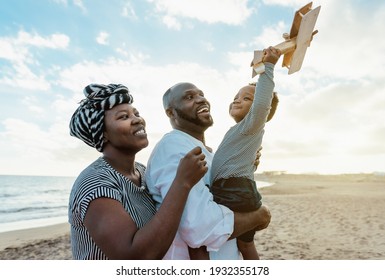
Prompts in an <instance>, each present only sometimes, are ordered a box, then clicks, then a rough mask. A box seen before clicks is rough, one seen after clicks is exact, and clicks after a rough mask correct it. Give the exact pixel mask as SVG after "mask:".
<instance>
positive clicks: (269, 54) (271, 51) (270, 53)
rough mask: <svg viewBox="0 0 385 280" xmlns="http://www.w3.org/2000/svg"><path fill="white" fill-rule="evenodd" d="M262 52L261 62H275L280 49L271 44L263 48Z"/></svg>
mask: <svg viewBox="0 0 385 280" xmlns="http://www.w3.org/2000/svg"><path fill="white" fill-rule="evenodd" d="M263 53H264V57H263V62H270V63H272V64H276V63H277V61H278V59H279V57H280V56H281V51H280V50H279V49H276V48H274V47H271V46H270V47H269V48H267V49H264V50H263Z"/></svg>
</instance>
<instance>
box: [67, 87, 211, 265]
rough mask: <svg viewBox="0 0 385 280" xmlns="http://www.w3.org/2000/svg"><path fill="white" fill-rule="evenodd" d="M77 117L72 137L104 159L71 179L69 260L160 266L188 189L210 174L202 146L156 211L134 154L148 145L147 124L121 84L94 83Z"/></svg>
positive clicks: (190, 155) (183, 166)
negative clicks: (149, 261) (134, 261)
mask: <svg viewBox="0 0 385 280" xmlns="http://www.w3.org/2000/svg"><path fill="white" fill-rule="evenodd" d="M84 94H85V96H86V99H84V100H83V101H82V102H81V104H80V106H79V108H78V109H77V110H76V111H75V113H74V114H73V116H72V118H71V122H70V134H71V135H72V136H75V137H77V138H79V139H81V140H83V141H84V142H85V143H86V144H88V145H89V146H91V147H94V148H96V149H97V150H98V151H99V152H101V153H102V154H103V156H102V157H100V158H98V159H97V160H96V161H95V162H93V163H92V164H91V165H89V166H88V167H87V168H86V169H85V170H83V172H82V173H81V174H80V175H79V177H78V178H77V179H76V181H75V183H74V186H73V188H72V191H71V195H70V201H69V223H70V224H71V243H72V252H73V257H74V259H161V258H162V257H163V255H164V254H165V253H166V252H167V250H168V248H169V246H170V244H171V242H172V240H173V239H174V236H175V233H176V231H177V229H178V225H179V221H180V218H181V215H182V212H183V208H184V205H185V202H186V199H187V196H188V194H189V191H190V189H191V188H192V187H193V186H194V185H195V184H196V183H197V182H198V181H199V180H200V179H201V178H202V176H203V175H204V174H205V173H206V172H207V167H206V161H205V156H204V155H203V154H202V152H201V149H200V148H199V147H196V148H194V149H193V150H191V151H190V152H189V153H188V154H187V155H186V156H185V157H184V158H183V159H182V160H181V161H180V164H179V166H178V170H177V174H176V176H175V179H174V181H173V182H172V184H171V188H170V191H171V190H172V191H171V192H169V193H168V195H167V197H166V199H165V201H164V202H163V204H162V205H161V207H160V208H159V210H158V211H157V212H156V211H155V206H154V202H153V200H152V198H151V196H150V195H149V193H148V190H147V186H146V183H145V181H144V178H145V176H144V172H145V167H144V166H143V165H142V164H140V163H138V162H135V155H136V153H137V152H139V151H141V150H142V149H143V148H145V147H147V146H148V139H147V134H146V130H145V121H144V119H143V118H142V117H141V116H140V115H139V112H138V111H137V109H136V108H134V107H133V106H132V102H133V98H132V96H131V95H130V94H129V91H128V89H127V88H126V87H125V86H123V85H120V84H109V85H101V84H91V85H88V86H87V87H86V88H85V89H84Z"/></svg>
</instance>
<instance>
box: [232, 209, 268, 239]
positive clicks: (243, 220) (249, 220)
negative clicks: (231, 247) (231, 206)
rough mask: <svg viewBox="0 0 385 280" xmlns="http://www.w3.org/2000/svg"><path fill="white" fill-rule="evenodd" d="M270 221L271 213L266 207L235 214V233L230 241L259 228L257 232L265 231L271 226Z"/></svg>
mask: <svg viewBox="0 0 385 280" xmlns="http://www.w3.org/2000/svg"><path fill="white" fill-rule="evenodd" d="M270 219H271V214H270V211H269V209H268V208H267V207H266V206H265V205H262V206H261V207H260V208H259V209H258V210H255V211H253V212H242V213H240V212H234V231H233V233H232V234H231V236H230V239H231V238H236V237H238V236H239V235H241V234H243V233H245V232H247V231H249V230H252V229H254V228H257V230H262V229H265V228H267V226H268V225H269V223H270Z"/></svg>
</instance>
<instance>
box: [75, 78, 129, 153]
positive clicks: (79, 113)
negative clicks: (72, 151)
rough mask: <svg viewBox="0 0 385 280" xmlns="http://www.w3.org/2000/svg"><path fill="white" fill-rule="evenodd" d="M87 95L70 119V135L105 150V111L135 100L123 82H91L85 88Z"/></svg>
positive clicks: (84, 91) (100, 150) (99, 149)
mask: <svg viewBox="0 0 385 280" xmlns="http://www.w3.org/2000/svg"><path fill="white" fill-rule="evenodd" d="M83 93H84V95H85V96H86V98H85V99H83V100H82V101H81V102H80V106H79V108H77V109H76V111H75V112H74V114H73V115H72V118H71V121H70V135H71V136H75V137H77V138H79V139H80V140H83V141H84V142H85V143H86V144H87V145H89V146H91V147H94V148H96V149H97V150H98V151H99V152H102V151H103V144H104V141H103V134H104V111H106V110H110V109H112V108H113V107H114V106H116V105H119V104H122V103H128V104H131V103H132V102H133V101H134V100H133V97H132V96H131V94H130V93H129V90H128V88H127V87H125V86H124V85H121V84H109V85H102V84H90V85H88V86H86V87H85V88H84V90H83Z"/></svg>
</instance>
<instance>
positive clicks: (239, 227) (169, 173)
mask: <svg viewBox="0 0 385 280" xmlns="http://www.w3.org/2000/svg"><path fill="white" fill-rule="evenodd" d="M163 106H164V109H165V111H166V114H167V116H168V117H169V119H170V123H171V126H172V128H173V130H172V131H171V132H169V133H167V134H165V135H164V136H163V138H162V139H161V140H160V141H159V143H157V145H156V146H155V148H154V150H153V151H152V154H151V156H150V158H149V161H148V164H147V170H146V181H147V185H148V187H149V190H150V193H151V194H152V195H153V198H154V199H155V201H156V203H157V207H159V206H160V204H161V203H162V201H163V198H164V197H165V195H166V194H167V192H168V188H169V186H170V181H171V180H172V178H174V177H175V171H176V167H177V165H178V163H179V160H180V159H181V158H182V157H183V156H184V155H185V154H186V153H187V152H188V151H190V150H191V148H193V147H196V146H200V147H201V148H202V151H203V153H204V154H205V156H206V162H207V166H208V167H209V168H210V166H211V161H212V158H213V153H212V152H211V149H210V148H208V147H207V146H206V144H205V137H204V133H205V131H206V129H207V128H209V127H210V126H212V124H213V119H212V117H211V114H210V103H209V102H208V101H207V100H206V98H205V97H204V94H203V92H202V91H201V90H200V89H199V88H197V87H196V86H195V85H193V84H191V83H179V84H176V85H174V86H173V87H171V88H170V89H168V90H167V91H166V93H165V94H164V96H163ZM209 174H210V172H207V173H206V175H205V176H204V177H203V178H202V179H201V180H200V181H199V182H198V183H197V185H195V187H194V188H193V189H192V190H191V191H190V194H189V197H188V200H187V203H186V206H185V209H184V212H183V215H182V219H181V222H180V225H179V229H178V232H177V234H176V237H175V239H174V241H173V243H172V245H171V246H170V249H169V250H168V252H167V254H166V255H165V257H164V259H190V256H189V247H191V248H199V247H201V246H206V248H207V251H209V252H210V259H239V258H240V255H239V251H238V248H237V245H236V240H235V239H234V238H235V237H237V236H239V235H240V234H242V233H245V232H246V231H248V230H251V229H253V228H256V227H257V228H259V229H263V228H266V227H267V226H268V224H269V222H270V212H269V210H268V208H267V207H265V206H262V207H261V208H259V209H258V210H256V211H253V212H248V213H236V212H232V211H231V210H230V209H229V208H227V207H225V206H223V205H219V204H217V203H215V202H214V201H213V196H212V194H211V193H210V191H209V189H208V187H207V185H208V184H209V182H210V178H209V177H210V175H209Z"/></svg>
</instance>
